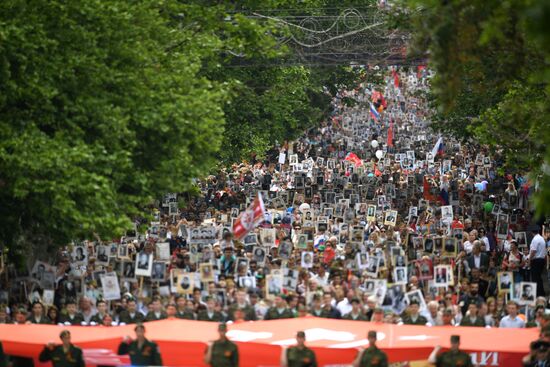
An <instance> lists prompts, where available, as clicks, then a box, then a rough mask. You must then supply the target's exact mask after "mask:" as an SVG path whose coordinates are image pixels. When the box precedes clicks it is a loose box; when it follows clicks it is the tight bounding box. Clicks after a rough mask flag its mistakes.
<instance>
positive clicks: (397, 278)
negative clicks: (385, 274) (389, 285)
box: [393, 266, 408, 284]
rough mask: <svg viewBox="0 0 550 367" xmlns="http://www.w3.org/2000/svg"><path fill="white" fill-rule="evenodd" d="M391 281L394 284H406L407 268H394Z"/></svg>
mask: <svg viewBox="0 0 550 367" xmlns="http://www.w3.org/2000/svg"><path fill="white" fill-rule="evenodd" d="M393 281H394V284H407V281H408V277H407V267H406V266H396V267H394V268H393Z"/></svg>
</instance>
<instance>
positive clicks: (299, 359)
mask: <svg viewBox="0 0 550 367" xmlns="http://www.w3.org/2000/svg"><path fill="white" fill-rule="evenodd" d="M286 360H287V365H288V367H317V359H316V358H315V353H314V352H313V351H312V350H311V349H309V348H308V347H304V348H298V347H290V348H288V349H287V350H286Z"/></svg>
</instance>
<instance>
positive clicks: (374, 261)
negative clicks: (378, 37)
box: [365, 256, 380, 278]
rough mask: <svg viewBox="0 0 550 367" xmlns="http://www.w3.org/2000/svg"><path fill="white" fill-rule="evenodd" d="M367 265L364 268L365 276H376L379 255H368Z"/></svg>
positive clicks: (378, 266)
mask: <svg viewBox="0 0 550 367" xmlns="http://www.w3.org/2000/svg"><path fill="white" fill-rule="evenodd" d="M367 261H368V262H367V264H368V265H367V267H366V268H365V272H366V274H367V276H369V277H371V278H376V277H378V270H379V268H380V257H379V256H369V257H368V259H367Z"/></svg>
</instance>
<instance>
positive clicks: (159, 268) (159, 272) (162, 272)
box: [151, 261, 167, 282]
mask: <svg viewBox="0 0 550 367" xmlns="http://www.w3.org/2000/svg"><path fill="white" fill-rule="evenodd" d="M166 267H167V264H166V262H164V261H153V270H152V272H151V281H155V282H163V281H164V280H166Z"/></svg>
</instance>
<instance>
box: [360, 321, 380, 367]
mask: <svg viewBox="0 0 550 367" xmlns="http://www.w3.org/2000/svg"><path fill="white" fill-rule="evenodd" d="M367 339H368V340H369V347H368V348H366V349H362V350H361V351H360V352H359V353H357V357H356V358H355V361H353V367H388V356H387V355H386V353H384V352H383V351H381V350H380V349H378V347H377V346H376V331H374V330H371V331H369V333H368V334H367Z"/></svg>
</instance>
